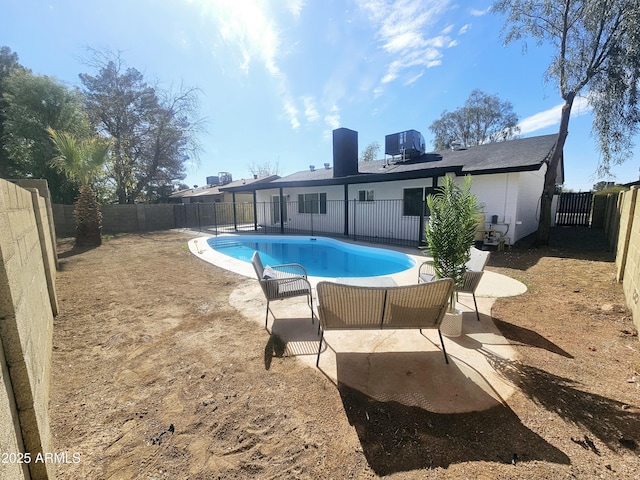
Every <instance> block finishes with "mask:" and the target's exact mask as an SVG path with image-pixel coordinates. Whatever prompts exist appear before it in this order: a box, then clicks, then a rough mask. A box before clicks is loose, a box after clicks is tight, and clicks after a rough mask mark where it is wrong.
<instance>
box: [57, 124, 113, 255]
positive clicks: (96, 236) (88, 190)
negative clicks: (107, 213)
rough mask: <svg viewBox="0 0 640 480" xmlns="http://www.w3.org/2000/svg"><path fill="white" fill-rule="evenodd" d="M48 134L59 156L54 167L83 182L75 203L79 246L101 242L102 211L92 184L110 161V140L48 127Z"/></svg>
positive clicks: (77, 242) (77, 243) (74, 179)
mask: <svg viewBox="0 0 640 480" xmlns="http://www.w3.org/2000/svg"><path fill="white" fill-rule="evenodd" d="M47 131H48V133H49V135H50V137H51V140H52V142H53V145H55V148H56V150H57V155H56V156H55V157H54V158H53V159H52V160H51V164H52V166H53V167H54V168H56V169H58V170H59V171H60V172H62V173H63V174H64V175H66V176H67V177H68V178H69V179H70V180H71V181H73V182H76V183H78V184H79V185H80V195H79V196H78V199H77V200H76V203H75V209H74V216H75V217H76V246H95V245H100V244H101V243H102V213H101V212H100V206H99V205H98V202H97V201H96V195H95V193H94V191H93V188H92V187H91V182H92V181H94V180H95V178H96V177H97V175H98V174H99V172H100V171H101V169H102V166H103V165H104V163H105V162H106V160H107V155H108V154H109V142H107V141H105V140H104V139H102V138H99V137H88V138H84V139H79V138H76V137H75V136H74V135H72V134H69V133H66V132H58V131H56V130H53V129H52V128H49V129H48V130H47Z"/></svg>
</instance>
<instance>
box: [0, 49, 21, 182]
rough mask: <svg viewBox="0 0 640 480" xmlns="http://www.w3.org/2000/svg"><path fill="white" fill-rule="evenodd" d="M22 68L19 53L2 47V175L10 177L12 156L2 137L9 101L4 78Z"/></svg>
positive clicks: (0, 162)
mask: <svg viewBox="0 0 640 480" xmlns="http://www.w3.org/2000/svg"><path fill="white" fill-rule="evenodd" d="M17 68H22V67H21V65H20V63H19V62H18V54H17V53H14V52H12V51H11V49H10V48H9V47H2V48H0V177H5V178H8V177H9V176H10V175H9V162H10V158H9V155H8V153H7V151H6V149H5V148H4V147H3V143H2V138H3V137H4V124H5V119H6V114H5V112H6V109H7V102H6V100H5V99H4V95H3V92H4V85H3V82H4V79H5V78H7V77H8V76H9V74H10V73H11V72H12V71H13V70H15V69H17Z"/></svg>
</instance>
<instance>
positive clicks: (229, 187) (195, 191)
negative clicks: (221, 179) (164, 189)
mask: <svg viewBox="0 0 640 480" xmlns="http://www.w3.org/2000/svg"><path fill="white" fill-rule="evenodd" d="M277 178H280V177H278V176H277V175H269V176H266V177H260V178H249V179H244V178H242V179H240V180H234V181H233V182H229V183H227V184H224V185H203V186H202V187H198V188H188V189H185V190H180V191H178V192H173V193H172V194H171V195H169V198H184V197H205V196H206V197H209V196H212V195H222V194H224V193H225V192H226V191H234V190H235V188H234V187H244V186H250V185H253V186H255V185H256V184H259V183H261V182H269V181H272V180H275V179H277ZM249 190H254V188H251V189H249ZM236 191H237V190H236Z"/></svg>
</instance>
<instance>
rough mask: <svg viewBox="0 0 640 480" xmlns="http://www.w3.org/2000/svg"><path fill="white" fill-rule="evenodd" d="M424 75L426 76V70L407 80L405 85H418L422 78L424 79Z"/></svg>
mask: <svg viewBox="0 0 640 480" xmlns="http://www.w3.org/2000/svg"><path fill="white" fill-rule="evenodd" d="M422 75H424V70H422V71H421V72H420V73H418V74H417V75H414V76H413V77H411V78H409V79H408V80H406V81H405V82H404V85H413V84H414V83H416V82H417V81H418V80H419V79H420V77H422Z"/></svg>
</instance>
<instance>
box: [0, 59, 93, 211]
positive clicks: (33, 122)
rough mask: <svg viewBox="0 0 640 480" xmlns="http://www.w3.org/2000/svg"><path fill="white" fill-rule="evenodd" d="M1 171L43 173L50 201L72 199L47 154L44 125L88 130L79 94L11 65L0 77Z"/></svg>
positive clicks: (72, 189) (50, 150)
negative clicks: (0, 104)
mask: <svg viewBox="0 0 640 480" xmlns="http://www.w3.org/2000/svg"><path fill="white" fill-rule="evenodd" d="M2 85H3V102H4V103H5V107H4V109H3V115H4V123H3V132H2V133H3V135H2V139H1V141H2V145H3V148H4V151H5V153H6V156H7V161H6V163H5V164H4V170H5V171H4V173H3V175H6V176H7V177H13V178H44V179H46V180H47V181H48V183H49V190H50V191H51V197H52V200H53V201H54V202H57V203H67V204H71V203H73V201H74V199H75V197H76V195H77V193H78V190H77V187H76V185H75V184H73V183H72V182H70V181H69V180H68V179H67V178H66V177H65V176H64V175H63V174H62V173H60V172H58V171H57V170H56V169H54V168H53V167H52V166H51V164H50V160H51V158H53V157H54V156H55V148H54V146H53V144H52V143H51V139H50V138H49V134H48V133H47V128H49V127H51V128H54V129H56V130H64V131H68V132H72V133H74V134H75V135H77V136H80V137H83V136H87V135H88V134H89V131H90V128H89V122H88V119H87V116H86V114H85V112H84V109H83V101H82V96H81V95H80V93H79V92H78V91H77V90H71V89H69V88H67V87H66V86H65V85H63V84H62V83H60V82H58V81H57V80H55V79H54V78H52V77H47V76H44V75H34V74H32V73H31V72H30V71H29V70H26V69H24V68H14V69H13V70H12V71H11V72H10V73H9V75H8V76H7V77H6V78H5V79H4V80H3V81H2Z"/></svg>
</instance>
